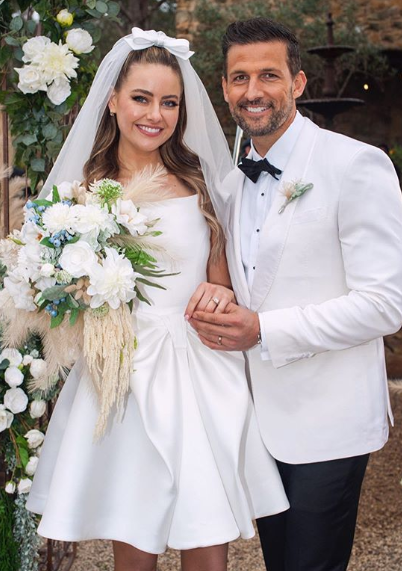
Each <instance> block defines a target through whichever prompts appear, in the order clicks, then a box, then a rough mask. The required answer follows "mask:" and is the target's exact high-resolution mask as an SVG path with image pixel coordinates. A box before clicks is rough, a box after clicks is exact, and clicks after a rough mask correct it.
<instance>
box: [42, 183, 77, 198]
mask: <svg viewBox="0 0 402 571" xmlns="http://www.w3.org/2000/svg"><path fill="white" fill-rule="evenodd" d="M76 184H79V182H78V181H76V180H75V181H74V182H67V181H63V182H60V183H59V184H57V185H56V186H57V192H58V193H59V196H60V199H61V200H71V199H72V198H73V191H74V187H75V185H76ZM52 198H53V190H52V191H51V192H49V194H48V195H47V197H46V200H52Z"/></svg>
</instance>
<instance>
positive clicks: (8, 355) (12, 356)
mask: <svg viewBox="0 0 402 571" xmlns="http://www.w3.org/2000/svg"><path fill="white" fill-rule="evenodd" d="M4 359H8V360H9V361H10V365H9V366H10V367H18V365H21V363H22V355H21V353H20V352H19V351H18V349H3V351H2V352H1V353H0V363H1V361H3V360H4Z"/></svg>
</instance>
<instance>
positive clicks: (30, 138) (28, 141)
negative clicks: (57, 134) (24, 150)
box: [21, 133, 38, 147]
mask: <svg viewBox="0 0 402 571" xmlns="http://www.w3.org/2000/svg"><path fill="white" fill-rule="evenodd" d="M37 141H38V138H37V136H36V135H35V134H34V133H29V134H28V135H24V136H23V137H22V139H21V143H24V145H26V146H27V147H28V146H29V145H32V144H33V143H36V142H37Z"/></svg>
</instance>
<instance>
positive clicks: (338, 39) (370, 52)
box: [192, 0, 391, 133]
mask: <svg viewBox="0 0 402 571" xmlns="http://www.w3.org/2000/svg"><path fill="white" fill-rule="evenodd" d="M338 8H339V13H338V14H337V16H336V18H335V26H334V36H335V43H336V44H342V45H349V46H352V47H354V48H355V50H356V51H355V52H353V53H350V54H345V55H344V56H342V57H341V58H339V60H337V78H336V80H337V85H338V95H339V96H342V95H345V92H347V89H348V88H349V86H350V81H351V79H352V78H353V77H356V76H357V75H359V74H360V75H362V76H364V78H366V79H367V78H369V77H370V78H373V79H374V80H375V81H376V82H377V83H379V82H380V83H381V81H382V80H383V79H384V78H385V77H387V76H389V75H390V73H391V72H390V69H389V67H388V65H387V63H386V60H385V58H384V57H383V56H382V55H381V53H380V50H379V48H378V47H376V46H374V45H373V44H371V43H370V42H369V40H368V39H367V37H366V34H365V33H364V30H362V29H361V28H359V27H358V26H357V25H356V10H357V3H356V0H346V1H345V2H342V3H338ZM327 12H328V2H327V0H298V2H294V0H282V1H281V2H268V3H267V2H266V1H261V0H253V1H250V2H247V3H235V4H233V5H230V6H227V5H226V4H225V5H222V6H221V5H219V4H211V3H209V2H207V0H203V1H202V2H201V3H200V4H199V7H198V9H197V11H196V18H197V20H199V22H200V25H199V27H198V29H197V33H196V36H195V38H194V42H193V46H194V49H195V52H196V55H195V56H194V57H193V58H192V61H193V64H194V66H195V67H196V69H197V71H198V73H199V75H200V76H201V79H202V80H203V82H204V84H205V86H206V89H207V91H208V93H209V94H210V96H211V99H212V101H213V103H214V106H215V109H216V110H217V113H218V115H219V117H220V119H221V121H222V123H223V125H224V127H225V125H228V126H229V128H228V129H226V130H227V131H228V132H230V130H231V131H232V132H233V133H234V130H235V126H234V124H233V122H232V121H231V119H230V116H229V113H228V111H227V106H226V103H225V102H224V100H223V96H222V89H221V77H222V65H223V58H222V56H221V41H222V36H223V34H224V32H225V29H226V27H227V25H228V24H229V23H231V22H233V21H235V20H245V19H248V18H253V17H258V16H262V17H269V18H271V19H273V20H276V21H279V22H282V23H283V24H285V25H286V26H288V27H289V28H290V29H291V30H292V31H293V32H294V33H295V34H296V36H297V37H298V40H299V42H300V45H301V51H302V64H303V70H304V71H305V72H306V75H307V77H308V84H307V87H306V91H305V93H306V96H307V97H317V96H318V95H319V94H321V89H322V84H323V81H324V66H323V63H322V60H321V59H320V58H319V57H318V56H315V55H312V54H309V53H308V52H307V50H308V48H311V47H315V46H320V45H321V46H322V45H325V44H326V43H327V28H326V25H325V23H326V19H327ZM348 95H349V96H353V95H354V94H353V93H352V94H351V93H348Z"/></svg>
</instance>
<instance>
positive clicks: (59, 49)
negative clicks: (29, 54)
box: [33, 42, 79, 83]
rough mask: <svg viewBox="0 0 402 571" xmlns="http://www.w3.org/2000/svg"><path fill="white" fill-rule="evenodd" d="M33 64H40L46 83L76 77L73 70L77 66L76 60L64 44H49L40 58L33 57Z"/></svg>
mask: <svg viewBox="0 0 402 571" xmlns="http://www.w3.org/2000/svg"><path fill="white" fill-rule="evenodd" d="M33 61H34V62H37V63H38V64H40V66H41V68H42V69H43V73H44V75H45V76H46V81H47V83H51V82H52V81H54V80H55V79H57V78H64V79H71V78H72V77H77V72H76V71H75V69H76V68H77V67H78V66H79V61H78V58H76V57H75V56H74V55H73V54H72V53H71V52H70V50H69V49H68V46H67V45H66V44H62V43H61V42H59V44H58V45H57V44H55V43H54V42H51V43H50V44H48V45H46V46H45V49H44V50H43V52H42V53H41V54H40V56H35V58H34V60H33Z"/></svg>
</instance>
